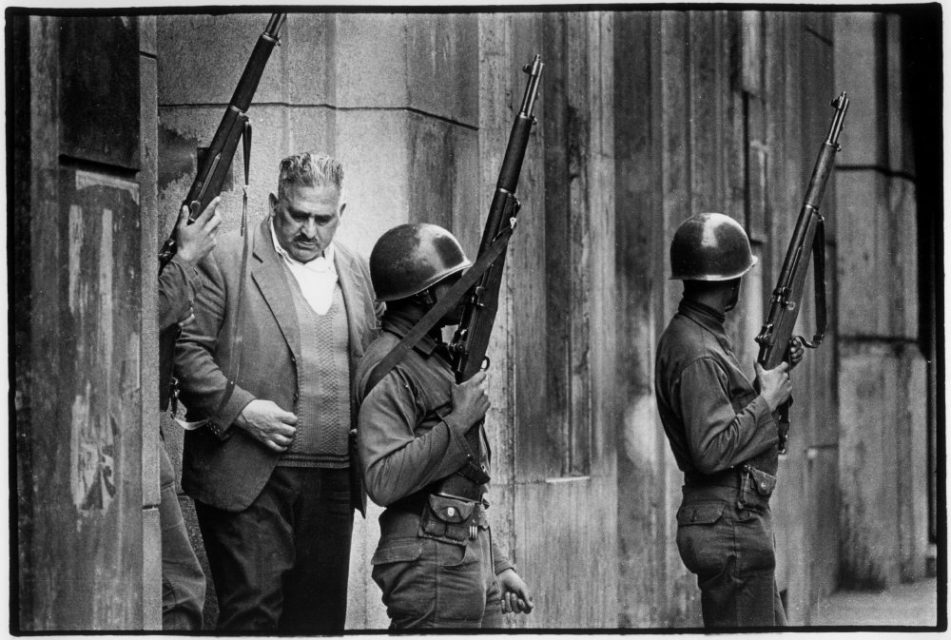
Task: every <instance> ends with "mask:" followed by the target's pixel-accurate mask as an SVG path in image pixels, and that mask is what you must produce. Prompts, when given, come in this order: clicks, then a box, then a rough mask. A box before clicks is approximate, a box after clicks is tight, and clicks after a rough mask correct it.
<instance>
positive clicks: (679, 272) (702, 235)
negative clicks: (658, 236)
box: [670, 213, 757, 282]
mask: <svg viewBox="0 0 951 640" xmlns="http://www.w3.org/2000/svg"><path fill="white" fill-rule="evenodd" d="M756 262H757V259H756V256H754V255H753V252H752V250H751V249H750V239H749V237H748V236H747V235H746V231H744V230H743V227H742V226H740V223H739V222H737V221H736V220H734V219H733V218H731V217H730V216H727V215H724V214H722V213H698V214H697V215H695V216H691V217H690V218H687V219H686V220H684V221H683V223H681V225H680V226H679V227H678V228H677V232H676V233H675V234H674V239H673V242H671V243H670V271H671V276H670V277H671V280H706V281H709V282H718V281H723V280H733V279H735V278H739V277H740V276H742V275H743V274H745V273H746V272H747V271H749V270H750V269H752V268H753V265H755V264H756Z"/></svg>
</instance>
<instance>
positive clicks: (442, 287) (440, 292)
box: [432, 272, 466, 326]
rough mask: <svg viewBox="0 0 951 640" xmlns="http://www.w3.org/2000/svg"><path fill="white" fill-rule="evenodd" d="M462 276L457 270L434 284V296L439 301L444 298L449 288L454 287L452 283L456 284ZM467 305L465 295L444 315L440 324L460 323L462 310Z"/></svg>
mask: <svg viewBox="0 0 951 640" xmlns="http://www.w3.org/2000/svg"><path fill="white" fill-rule="evenodd" d="M461 277H462V274H461V273H458V272H457V273H454V274H452V275H451V276H449V277H447V278H446V279H444V280H442V281H440V282H438V283H437V284H435V285H433V287H432V292H433V297H435V298H436V301H437V302H438V301H440V300H442V299H443V298H444V297H445V296H446V294H447V293H449V289H451V288H452V285H454V284H456V282H457V281H458V280H459V278H461ZM465 306H466V296H463V297H462V299H461V300H459V304H457V305H456V306H455V308H453V309H452V310H451V311H448V312H447V313H446V315H444V316H443V319H442V321H441V322H440V325H441V326H451V325H455V324H459V323H460V322H461V321H462V312H463V310H464V309H465Z"/></svg>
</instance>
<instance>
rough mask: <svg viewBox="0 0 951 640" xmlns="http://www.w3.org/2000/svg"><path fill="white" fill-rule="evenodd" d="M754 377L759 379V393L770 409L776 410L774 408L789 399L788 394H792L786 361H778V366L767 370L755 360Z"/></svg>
mask: <svg viewBox="0 0 951 640" xmlns="http://www.w3.org/2000/svg"><path fill="white" fill-rule="evenodd" d="M756 379H757V380H758V381H759V393H760V395H761V396H763V399H764V400H766V404H767V405H769V410H770V411H776V408H777V407H779V405H781V404H783V403H784V402H786V401H787V400H789V396H791V395H792V382H791V381H790V380H789V363H788V362H780V363H779V366H778V367H776V368H775V369H770V370H769V371H767V370H765V369H763V367H761V366H760V364H759V363H758V362H757V363H756Z"/></svg>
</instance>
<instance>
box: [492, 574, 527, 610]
mask: <svg viewBox="0 0 951 640" xmlns="http://www.w3.org/2000/svg"><path fill="white" fill-rule="evenodd" d="M498 579H499V586H501V587H502V613H531V612H532V609H534V608H535V600H534V599H532V592H531V591H530V590H529V588H528V585H527V584H525V581H524V580H522V578H521V576H519V575H518V574H517V573H515V570H514V569H506V570H505V571H503V572H502V573H500V574H499V575H498Z"/></svg>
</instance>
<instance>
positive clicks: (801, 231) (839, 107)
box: [756, 92, 849, 453]
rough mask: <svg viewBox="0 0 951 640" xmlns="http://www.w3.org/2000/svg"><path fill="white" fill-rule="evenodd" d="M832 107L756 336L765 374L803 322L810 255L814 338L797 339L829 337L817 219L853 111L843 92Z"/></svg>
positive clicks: (785, 408)
mask: <svg viewBox="0 0 951 640" xmlns="http://www.w3.org/2000/svg"><path fill="white" fill-rule="evenodd" d="M832 107H833V108H834V109H835V115H833V117H832V124H831V126H830V127H829V135H828V136H827V137H826V139H825V142H823V143H822V147H821V148H820V149H819V157H818V158H817V159H816V165H815V167H814V168H813V170H812V177H811V178H810V180H809V187H808V188H807V189H806V197H805V200H803V203H802V208H801V209H800V210H799V219H798V220H797V222H796V229H795V231H794V232H793V236H792V239H791V240H790V241H789V248H788V249H787V250H786V258H785V260H783V268H782V270H781V271H780V273H779V280H778V282H777V283H776V288H775V289H774V290H773V296H772V298H771V300H770V307H769V314H768V315H767V317H766V324H764V325H763V328H762V329H761V330H760V333H759V335H758V336H756V342H757V343H759V345H760V350H759V356H758V357H757V362H759V364H760V366H762V367H763V368H764V369H773V368H775V367H777V366H779V364H780V363H781V362H782V361H783V359H784V358H785V357H786V352H787V350H788V348H789V342H790V340H791V339H792V332H793V328H794V327H795V325H796V318H797V317H798V316H799V311H800V307H801V304H800V303H801V301H802V294H803V288H804V284H805V280H806V272H807V271H808V270H809V262H808V260H807V259H806V257H807V252H808V251H812V259H813V271H814V278H815V286H814V289H815V302H816V333H815V335H814V336H813V338H812V341H811V342H810V341H808V340H806V339H805V338H804V337H802V336H799V339H800V340H801V341H802V343H803V345H804V346H806V347H808V348H810V349H815V348H817V347H818V346H819V344H820V343H821V342H822V339H823V337H824V336H825V330H826V291H825V289H826V288H825V220H824V219H823V217H822V215H820V213H819V204H820V202H821V201H822V194H823V192H824V191H825V187H826V182H827V181H828V179H829V175H830V174H831V173H832V170H833V168H834V166H835V154H836V152H838V151H839V150H840V149H841V147H840V146H839V142H838V140H839V133H840V132H841V131H842V121H843V120H844V118H845V112H846V109H848V108H849V98H848V96H847V95H846V94H845V92H843V93H842V94H841V95H839V97H838V98H836V99H835V100H833V101H832ZM790 404H792V399H790V400H789V401H787V402H786V403H784V404H783V405H782V406H780V407H779V410H778V413H779V418H780V439H779V451H780V453H785V451H786V435H787V432H788V429H789V405H790Z"/></svg>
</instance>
